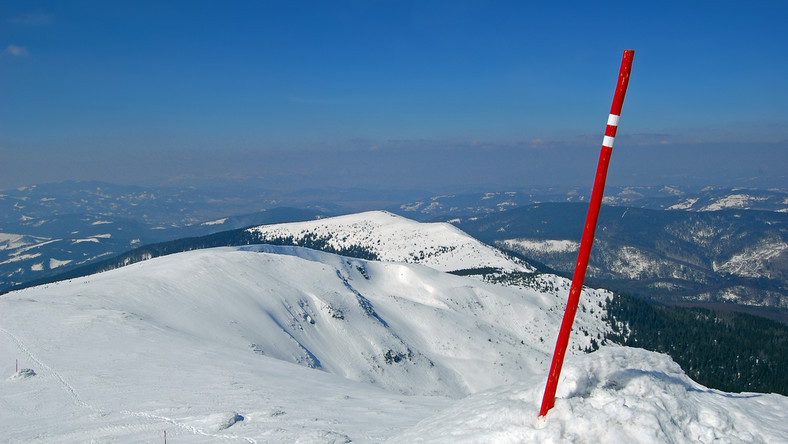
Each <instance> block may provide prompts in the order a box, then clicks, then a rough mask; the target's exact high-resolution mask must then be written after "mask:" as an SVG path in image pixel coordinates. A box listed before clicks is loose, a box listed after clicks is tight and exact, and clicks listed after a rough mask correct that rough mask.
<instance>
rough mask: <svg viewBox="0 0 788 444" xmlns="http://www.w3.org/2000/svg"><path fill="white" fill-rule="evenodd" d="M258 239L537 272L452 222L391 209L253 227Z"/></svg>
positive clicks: (453, 266)
mask: <svg viewBox="0 0 788 444" xmlns="http://www.w3.org/2000/svg"><path fill="white" fill-rule="evenodd" d="M249 232H250V233H253V234H254V235H255V236H256V240H258V241H259V242H272V241H276V242H277V243H283V242H284V243H288V242H290V243H292V244H294V245H309V243H319V244H320V246H321V247H328V248H329V249H331V250H332V251H337V252H343V251H348V250H353V249H355V250H363V251H365V252H367V253H369V254H370V255H371V256H372V257H374V258H376V259H379V260H383V261H389V262H407V263H420V264H424V265H428V266H430V267H432V268H435V269H437V270H441V271H456V270H465V269H475V268H498V269H501V270H503V271H522V272H526V271H534V269H533V267H531V266H529V265H528V264H526V263H524V262H522V261H520V260H518V259H515V258H511V257H508V256H506V255H504V254H503V253H502V252H501V251H500V250H497V249H495V248H492V247H490V246H488V245H485V244H483V243H481V242H479V241H478V240H476V239H474V238H473V237H471V236H468V235H467V234H466V233H464V232H462V231H461V230H459V229H457V228H456V227H454V226H453V225H451V224H448V223H429V224H425V223H419V222H416V221H412V220H410V219H406V218H404V217H401V216H397V215H395V214H392V213H389V212H386V211H370V212H366V213H360V214H351V215H347V216H339V217H332V218H328V219H319V220H314V221H307V222H298V223H289V224H280V225H263V226H259V227H255V228H250V229H249Z"/></svg>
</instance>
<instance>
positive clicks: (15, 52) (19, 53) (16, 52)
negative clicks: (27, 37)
mask: <svg viewBox="0 0 788 444" xmlns="http://www.w3.org/2000/svg"><path fill="white" fill-rule="evenodd" d="M2 54H4V55H5V54H8V55H10V56H14V57H27V56H29V55H30V52H28V50H27V47H26V46H16V45H8V46H7V47H6V48H5V49H4V50H3V52H2Z"/></svg>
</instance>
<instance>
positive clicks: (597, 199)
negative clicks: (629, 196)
mask: <svg viewBox="0 0 788 444" xmlns="http://www.w3.org/2000/svg"><path fill="white" fill-rule="evenodd" d="M634 56H635V51H633V50H631V49H627V50H626V51H624V57H623V58H622V60H621V69H620V71H619V73H618V84H617V86H616V93H615V95H614V96H613V106H611V107H610V116H608V118H607V128H606V129H605V137H604V139H603V140H602V152H601V153H600V155H599V165H598V166H597V170H596V179H594V189H593V191H592V192H591V202H590V203H589V206H588V215H587V216H586V224H585V228H584V229H583V238H582V239H581V241H580V252H579V253H578V255H577V264H576V265H575V273H574V275H573V276H572V286H571V287H570V289H569V299H568V300H567V303H566V311H565V312H564V320H563V321H562V322H561V330H560V332H559V333H558V340H557V341H556V343H555V353H554V354H553V363H552V364H551V366H550V374H549V375H548V377H547V386H546V387H545V390H544V397H543V398H542V408H541V410H540V411H539V416H545V415H546V414H547V412H548V411H549V410H550V409H551V408H553V405H554V404H555V391H556V388H557V386H558V377H559V376H561V366H563V364H564V354H565V353H566V347H567V345H569V334H570V333H571V332H572V324H573V323H574V321H575V313H576V312H577V304H578V303H579V301H580V291H581V290H582V289H583V281H584V280H585V277H586V268H588V257H589V255H590V254H591V246H592V245H593V243H594V232H595V231H596V223H597V219H598V218H599V208H600V207H601V206H602V195H603V194H604V191H605V180H606V179H607V167H608V165H609V163H610V155H611V153H612V152H613V141H614V140H615V137H616V130H617V129H618V119H619V117H620V116H621V107H622V106H623V105H624V95H625V94H626V93H627V85H628V84H629V74H630V72H631V70H632V59H633V57H634Z"/></svg>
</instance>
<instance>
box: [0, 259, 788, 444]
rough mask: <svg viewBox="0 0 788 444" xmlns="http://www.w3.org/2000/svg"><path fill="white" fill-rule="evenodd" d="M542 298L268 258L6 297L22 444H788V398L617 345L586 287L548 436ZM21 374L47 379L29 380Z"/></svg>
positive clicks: (14, 419) (448, 279)
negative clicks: (166, 441) (594, 341)
mask: <svg viewBox="0 0 788 444" xmlns="http://www.w3.org/2000/svg"><path fill="white" fill-rule="evenodd" d="M539 278H540V279H541V281H540V288H544V290H542V291H536V290H534V289H533V288H528V287H525V286H519V287H518V286H501V285H492V284H487V283H484V282H481V281H479V280H478V279H470V278H465V277H461V276H455V275H451V274H448V273H443V272H440V271H437V270H435V269H432V268H430V267H426V266H422V265H419V264H404V263H391V262H377V261H365V260H360V259H349V258H345V257H342V256H337V255H333V254H328V253H324V252H320V251H315V250H310V249H305V248H299V247H281V246H279V247H277V246H270V245H253V246H247V247H224V248H214V249H205V250H196V251H191V252H186V253H178V254H173V255H170V256H162V257H159V258H154V259H151V260H149V261H145V262H139V263H136V264H132V265H130V266H127V267H124V268H119V269H115V270H112V271H108V272H105V273H100V274H97V275H92V276H87V277H83V278H79V279H74V280H72V281H68V282H60V283H55V284H49V285H46V286H40V287H34V288H28V289H25V290H20V291H15V292H11V293H8V294H6V295H4V296H3V297H0V356H4V357H11V359H8V360H6V361H7V362H0V372H3V373H0V404H1V405H3V411H2V414H0V430H3V438H4V439H7V440H9V441H11V442H18V441H22V442H28V441H40V442H54V443H58V442H62V443H66V442H90V441H101V442H105V441H112V442H161V441H162V437H163V432H164V431H167V436H168V437H169V438H171V439H172V441H173V442H228V443H229V442H250V443H254V442H321V443H322V442H329V443H330V442H351V441H352V442H360V443H377V442H384V441H387V440H390V441H391V442H511V443H519V442H614V443H615V442H621V443H629V442H644V443H658V442H687V441H688V442H696V441H699V442H764V443H767V442H785V441H786V438H788V421H786V419H788V418H786V416H788V398H786V397H784V396H779V395H761V394H743V395H733V394H727V393H721V392H717V391H713V390H708V389H706V388H704V387H702V386H699V385H697V384H695V383H693V382H692V381H690V380H689V379H687V377H686V376H684V374H683V373H682V372H681V370H680V369H679V368H678V366H676V365H675V364H674V363H673V362H672V361H670V358H668V357H666V356H664V355H658V354H654V353H649V352H645V351H640V350H633V349H628V348H623V347H617V346H612V347H610V348H608V346H603V347H602V349H601V350H600V351H599V352H596V353H591V354H584V353H582V352H581V351H580V349H583V348H585V347H587V346H588V345H589V342H590V340H591V338H594V337H596V336H597V335H599V334H603V333H604V331H605V329H606V327H605V324H604V322H603V321H602V320H601V318H602V316H604V313H603V312H602V311H600V305H601V303H602V302H603V301H604V299H605V298H606V297H608V296H610V293H608V292H605V291H601V290H588V289H586V290H584V292H583V295H582V296H581V304H582V307H581V309H580V310H578V313H577V320H576V322H575V329H574V333H573V335H572V338H571V342H570V349H569V354H568V355H567V358H566V361H565V365H564V370H563V373H562V381H561V383H560V384H559V390H558V393H557V396H558V398H557V400H556V406H555V408H554V409H553V410H551V412H550V413H549V415H548V417H547V418H546V420H545V421H542V422H537V421H536V415H537V412H538V407H539V402H540V400H541V394H542V391H543V388H544V382H545V378H546V374H547V370H548V368H549V364H550V354H551V352H552V348H553V344H554V343H555V335H556V334H557V326H558V324H559V323H560V321H561V317H562V314H563V305H564V303H565V302H564V301H565V299H566V294H567V292H568V287H569V282H568V281H567V280H566V279H562V278H558V277H555V276H550V275H542V276H540V277H539ZM14 357H18V359H19V364H20V368H29V369H30V370H31V371H32V372H33V373H31V374H30V375H29V376H27V377H24V378H22V377H19V376H18V375H16V374H15V373H14V363H13V358H14Z"/></svg>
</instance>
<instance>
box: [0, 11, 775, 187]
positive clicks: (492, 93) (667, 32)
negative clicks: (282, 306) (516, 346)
mask: <svg viewBox="0 0 788 444" xmlns="http://www.w3.org/2000/svg"><path fill="white" fill-rule="evenodd" d="M787 5H788V4H786V3H785V2H757V1H755V2H752V3H748V4H746V5H745V4H744V3H731V4H729V2H700V1H685V2H627V3H626V4H613V3H611V4H602V3H597V2H560V3H557V2H529V1H519V2H506V1H502V2H484V1H440V2H439V1H413V2H411V1H371V0H370V1H338V2H328V1H326V2H317V1H315V2H303V1H256V2H252V1H243V2H242V1H229V2H202V1H188V2H187V1H184V2H147V1H134V2H99V1H96V2H83V1H70V2H60V1H55V2H35V1H24V2H13V1H10V2H3V4H2V5H1V6H0V51H2V53H1V54H0V156H1V159H2V162H0V188H9V187H16V186H20V185H26V184H31V183H41V182H54V181H61V180H68V179H83V180H84V179H97V180H108V181H113V182H119V183H134V184H139V185H159V184H165V183H183V182H188V181H199V180H202V179H205V178H234V179H248V178H253V179H255V180H260V181H263V182H264V183H268V184H270V185H271V186H272V187H280V188H297V187H300V186H327V185H331V186H343V185H347V186H370V187H380V188H387V187H396V188H402V187H409V186H413V187H420V188H425V189H431V190H435V191H443V190H451V189H454V188H461V187H464V188H468V189H471V188H474V187H476V188H483V187H491V186H493V187H517V186H521V185H522V186H533V185H555V184H560V183H569V184H572V185H577V184H581V185H582V184H588V185H589V186H590V184H591V182H592V180H593V170H594V169H595V163H596V159H597V157H598V153H599V146H600V143H601V139H602V133H603V131H604V123H605V121H606V119H607V113H608V111H609V108H610V101H611V99H612V94H613V89H614V86H615V81H616V75H617V72H618V67H619V64H620V60H621V54H622V52H623V50H624V49H634V50H635V61H634V66H633V72H632V78H631V82H630V89H629V92H628V95H627V99H626V101H625V103H624V109H623V112H622V119H621V124H620V129H619V133H618V134H619V137H618V138H617V141H616V145H615V149H614V153H613V161H612V163H611V168H610V181H609V183H614V184H620V185H655V184H657V185H658V184H678V185H681V184H708V185H737V186H738V185H744V186H747V185H751V186H785V185H786V184H788V180H787V179H786V173H785V172H786V171H788V106H786V104H788V57H786V56H785V52H786V47H787V46H788V31H786V27H785V23H786V19H788V6H787Z"/></svg>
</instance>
